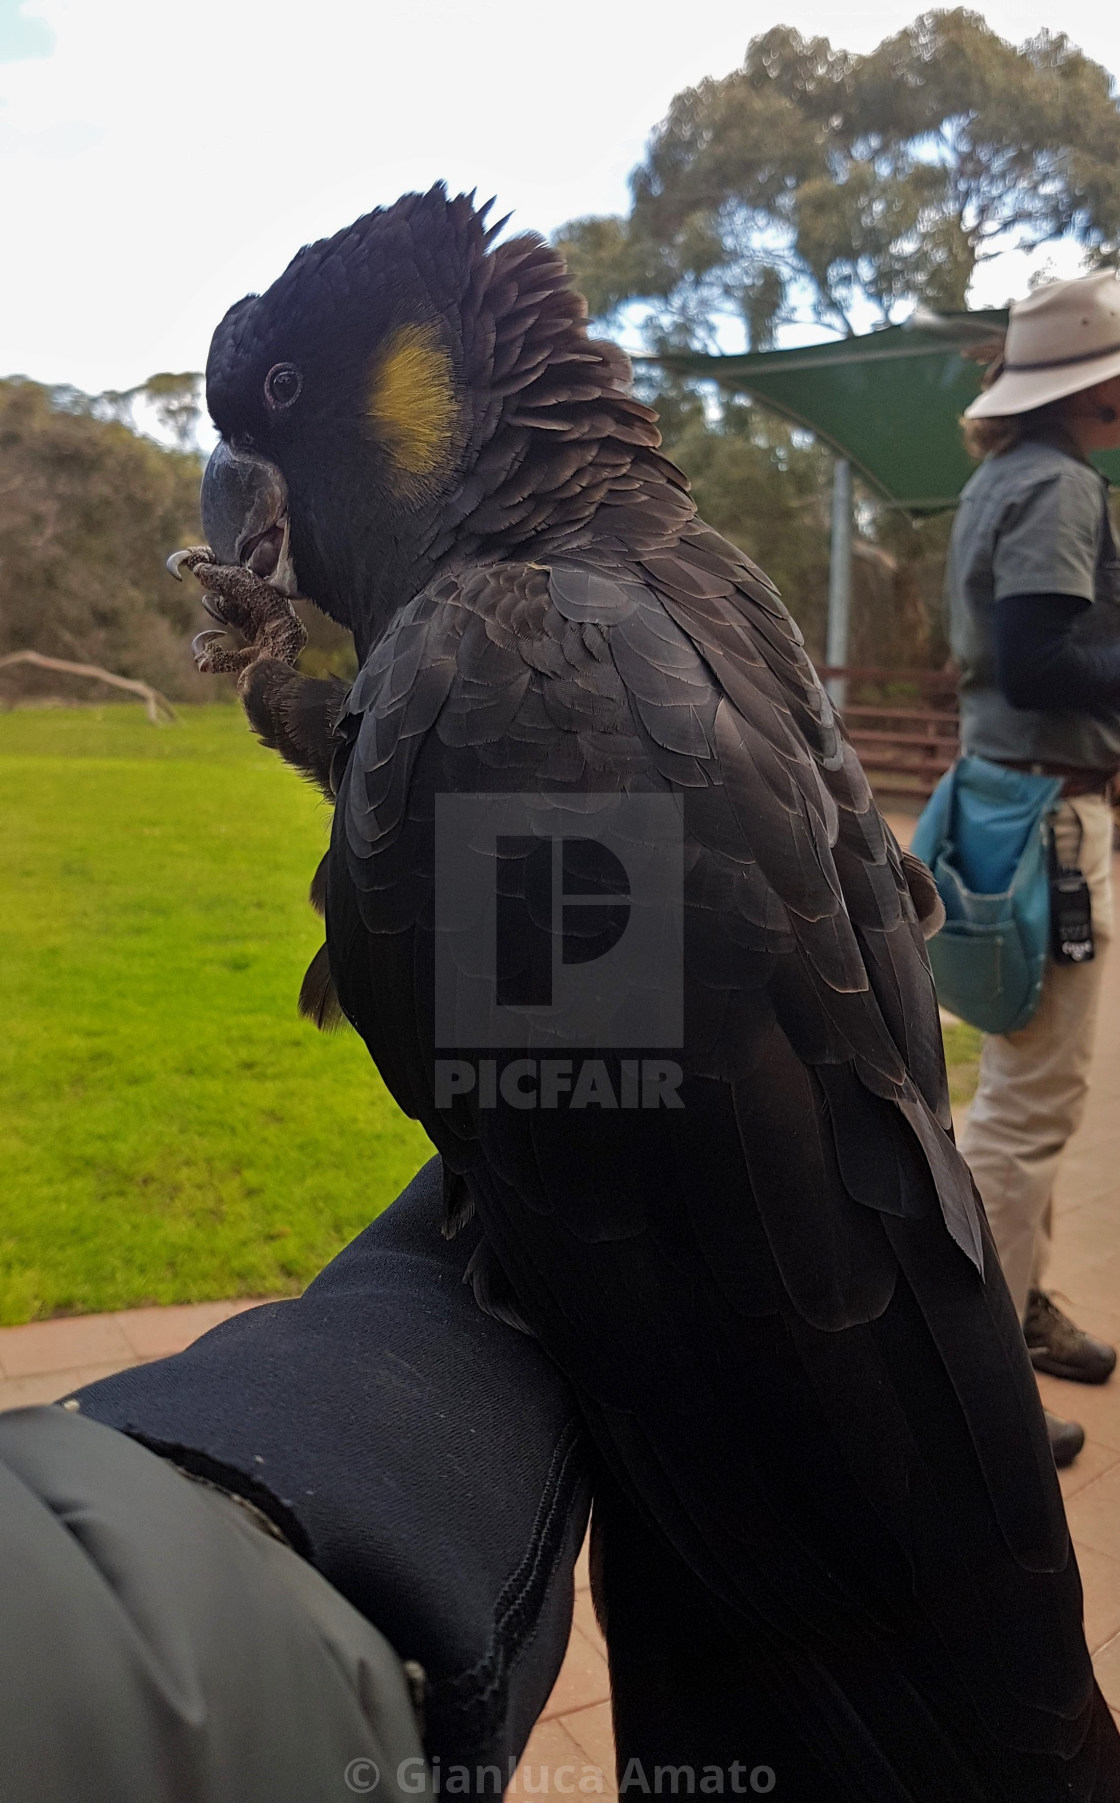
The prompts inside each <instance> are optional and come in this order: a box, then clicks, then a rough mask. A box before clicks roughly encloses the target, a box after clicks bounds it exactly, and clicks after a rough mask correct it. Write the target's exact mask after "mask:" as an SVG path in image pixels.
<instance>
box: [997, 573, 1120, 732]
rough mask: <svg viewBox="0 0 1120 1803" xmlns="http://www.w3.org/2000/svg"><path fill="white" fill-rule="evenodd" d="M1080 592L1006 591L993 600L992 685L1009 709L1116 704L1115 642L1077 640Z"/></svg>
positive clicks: (1082, 604)
mask: <svg viewBox="0 0 1120 1803" xmlns="http://www.w3.org/2000/svg"><path fill="white" fill-rule="evenodd" d="M1090 606H1091V603H1090V602H1088V601H1086V600H1085V599H1084V598H1083V597H1082V596H1080V595H1008V596H1007V597H1006V598H1005V599H1004V600H1002V601H999V602H997V603H996V620H995V663H996V684H997V686H998V687H999V689H1000V691H1001V693H1002V694H1003V695H1004V696H1005V697H1006V699H1007V700H1008V701H1009V702H1010V703H1011V705H1012V707H1021V708H1039V709H1051V708H1083V709H1084V710H1085V711H1086V712H1088V713H1095V712H1096V711H1097V710H1098V709H1100V710H1102V711H1103V712H1105V713H1114V712H1115V711H1116V710H1117V709H1118V708H1120V640H1116V641H1112V642H1107V641H1106V642H1103V643H1101V642H1097V643H1093V642H1090V641H1081V640H1078V638H1077V637H1076V634H1075V627H1076V624H1077V621H1078V619H1079V618H1080V617H1081V616H1082V615H1083V614H1086V613H1088V611H1089V608H1090Z"/></svg>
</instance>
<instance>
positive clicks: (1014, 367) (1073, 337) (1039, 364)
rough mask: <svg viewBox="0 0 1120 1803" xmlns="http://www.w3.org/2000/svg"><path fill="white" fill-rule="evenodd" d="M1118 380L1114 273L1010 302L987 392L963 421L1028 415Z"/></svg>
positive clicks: (1119, 286) (1051, 286) (1119, 297)
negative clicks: (999, 366)
mask: <svg viewBox="0 0 1120 1803" xmlns="http://www.w3.org/2000/svg"><path fill="white" fill-rule="evenodd" d="M1110 376H1120V281H1118V280H1117V278H1116V272H1115V271H1114V270H1111V269H1106V270H1104V271H1103V272H1102V273H1101V274H1100V275H1087V276H1082V277H1081V278H1080V279H1079V280H1078V281H1075V282H1048V283H1047V285H1046V286H1045V287H1044V288H1036V289H1035V291H1034V293H1033V294H1028V296H1027V298H1026V300H1021V301H1015V302H1014V304H1013V305H1012V308H1011V317H1010V319H1009V320H1008V325H1007V337H1006V339H1005V341H1004V347H1003V368H1002V370H1001V371H1000V373H999V375H998V376H997V377H996V380H995V381H994V382H993V383H992V386H991V387H990V388H988V389H985V391H984V393H983V394H981V395H978V396H977V398H976V399H975V400H974V401H973V402H972V404H971V406H969V407H966V408H965V410H964V411H965V418H966V419H991V418H992V417H993V416H994V417H997V418H999V417H1003V416H1004V415H1006V414H1009V413H1028V412H1030V410H1031V409H1032V408H1034V407H1045V406H1048V405H1049V403H1050V402H1051V401H1060V400H1063V399H1064V398H1065V396H1066V395H1069V394H1078V393H1079V392H1080V390H1081V389H1083V388H1092V387H1093V386H1094V385H1095V384H1096V383H1097V382H1107V380H1108V378H1109V377H1110Z"/></svg>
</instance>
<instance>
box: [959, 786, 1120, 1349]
mask: <svg viewBox="0 0 1120 1803" xmlns="http://www.w3.org/2000/svg"><path fill="white" fill-rule="evenodd" d="M1079 823H1080V829H1081V844H1080V849H1078V824H1079ZM1054 835H1055V840H1056V843H1057V850H1058V856H1059V858H1060V859H1061V861H1062V862H1063V863H1064V864H1079V865H1080V867H1081V869H1082V870H1083V871H1084V873H1085V879H1086V881H1087V882H1088V884H1089V890H1090V894H1091V897H1092V905H1093V934H1094V938H1095V941H1096V950H1097V955H1096V957H1095V958H1094V959H1093V961H1092V962H1091V963H1089V964H1053V963H1048V964H1047V967H1046V977H1045V980H1044V982H1043V985H1042V999H1041V1001H1040V1002H1039V1006H1038V1012H1037V1014H1036V1015H1035V1017H1034V1019H1033V1020H1032V1021H1030V1022H1029V1023H1028V1024H1027V1026H1025V1027H1023V1028H1022V1030H1021V1031H1020V1032H1018V1033H992V1034H989V1035H988V1037H987V1038H986V1039H985V1040H984V1047H983V1051H982V1052H981V1055H980V1084H979V1088H978V1089H977V1091H976V1097H975V1100H974V1101H973V1104H972V1109H971V1111H970V1113H969V1117H968V1123H967V1125H966V1127H965V1130H964V1133H963V1135H962V1136H961V1151H962V1152H963V1153H964V1155H965V1157H966V1158H967V1160H968V1162H969V1164H970V1165H971V1167H972V1174H973V1176H974V1177H975V1179H976V1186H977V1188H978V1189H979V1191H980V1194H981V1196H982V1197H983V1198H984V1207H985V1209H986V1210H987V1215H988V1220H989V1222H990V1224H991V1229H992V1235H993V1237H994V1239H995V1242H996V1247H997V1249H998V1251H999V1256H1000V1260H1001V1262H1002V1264H1003V1274H1004V1276H1005V1277H1006V1279H1007V1283H1008V1287H1009V1289H1010V1291H1011V1294H1012V1297H1013V1299H1014V1302H1015V1306H1016V1308H1017V1309H1018V1310H1019V1314H1020V1316H1022V1315H1023V1314H1024V1313H1025V1311H1026V1305H1027V1291H1028V1289H1034V1288H1038V1287H1040V1285H1041V1282H1042V1278H1043V1274H1044V1272H1045V1270H1046V1264H1047V1261H1048V1259H1049V1256H1050V1231H1051V1196H1052V1192H1053V1186H1054V1179H1055V1177H1056V1176H1057V1172H1058V1164H1059V1162H1060V1160H1061V1156H1062V1152H1063V1151H1064V1149H1065V1144H1066V1141H1067V1140H1068V1139H1069V1137H1070V1135H1071V1134H1072V1133H1074V1132H1075V1131H1076V1129H1077V1127H1078V1125H1079V1123H1080V1120H1081V1115H1082V1112H1083V1110H1084V1107H1085V1096H1086V1092H1087V1090H1088V1086H1089V1066H1090V1064H1091V1062H1092V1056H1093V1039H1094V1035H1095V1032H1096V1024H1097V1002H1098V998H1099V996H1100V985H1101V973H1102V971H1103V968H1104V954H1105V952H1106V951H1107V948H1108V942H1109V939H1110V937H1111V933H1112V885H1111V864H1112V811H1111V809H1110V808H1109V806H1108V804H1107V802H1106V801H1105V800H1104V799H1103V797H1101V796H1097V795H1086V796H1078V797H1077V799H1076V800H1075V801H1063V802H1062V804H1061V808H1060V810H1059V812H1058V814H1057V816H1056V818H1055V821H1054Z"/></svg>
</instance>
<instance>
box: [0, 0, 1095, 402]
mask: <svg viewBox="0 0 1120 1803" xmlns="http://www.w3.org/2000/svg"><path fill="white" fill-rule="evenodd" d="M920 10H921V5H920V0H908V3H906V4H896V3H895V0H880V4H876V5H865V6H858V5H857V6H853V7H847V8H842V9H841V11H840V12H839V13H838V12H837V9H836V6H835V4H831V5H828V4H824V3H823V0H792V3H791V4H786V3H785V0H773V3H772V4H771V3H770V0H767V3H766V4H765V5H751V4H747V5H743V4H742V3H741V0H691V3H690V4H683V5H682V4H681V3H680V0H676V3H675V4H672V5H670V4H668V3H667V0H646V3H645V4H644V5H634V4H623V3H622V0H600V4H597V5H588V4H586V3H583V4H581V3H580V0H575V3H574V4H570V5H568V6H567V7H564V6H558V5H552V6H542V5H540V4H534V0H476V4H474V5H465V4H463V3H462V0H412V3H411V4H410V3H409V0H394V3H393V5H392V6H391V7H390V6H387V5H374V4H370V3H369V0H303V3H302V4H299V5H295V4H293V3H292V0H191V4H189V5H187V6H173V5H169V4H167V0H23V4H21V0H0V244H2V246H3V268H2V278H0V372H17V371H18V372H21V373H23V374H26V375H30V376H33V377H36V378H37V379H39V380H41V381H50V382H60V381H67V382H74V383H77V384H78V386H79V387H82V388H86V389H88V390H91V391H100V390H102V389H105V388H127V387H131V386H132V385H134V384H135V383H137V382H140V381H142V380H143V379H144V378H145V377H146V376H148V375H150V374H151V373H152V372H153V371H155V370H159V369H175V370H178V369H190V368H196V369H197V368H201V366H202V364H203V362H204V360H205V355H206V347H207V344H208V342H209V338H210V333H211V331H212V329H213V326H214V324H215V323H216V321H217V319H218V318H219V317H220V315H221V314H222V313H223V312H224V311H225V309H226V307H227V306H229V304H230V303H231V302H232V301H234V300H237V299H239V298H240V296H241V295H242V294H245V293H247V292H249V291H250V290H253V289H258V288H261V287H264V286H266V285H267V284H268V282H269V281H271V280H272V278H273V277H274V276H276V275H277V274H278V273H279V271H280V270H281V268H282V267H283V266H284V264H285V263H286V262H287V261H288V259H289V257H290V256H291V255H292V253H293V252H294V251H295V250H296V249H298V247H299V245H300V244H301V243H303V242H305V241H306V240H308V239H310V238H318V237H322V236H323V235H324V234H325V233H328V232H331V231H334V230H335V229H336V228H337V227H339V226H341V225H344V224H345V223H346V222H347V221H348V220H350V219H352V218H354V217H355V216H356V215H357V214H359V213H361V212H364V211H366V210H367V209H368V208H369V207H371V206H373V205H376V204H378V203H379V202H386V201H391V200H393V199H395V197H396V196H397V195H398V194H399V193H401V192H403V191H404V190H405V189H408V188H416V187H426V186H428V185H429V184H430V183H431V182H432V181H434V180H437V179H438V178H440V177H443V178H445V179H446V180H447V182H448V183H449V184H450V185H451V186H452V187H453V188H458V187H463V188H471V187H477V188H478V190H479V192H480V194H490V193H494V194H496V195H497V197H498V199H499V202H500V204H501V208H502V210H503V211H507V210H509V209H513V210H514V213H515V223H516V224H517V225H520V226H524V227H533V228H536V229H538V230H540V231H544V232H548V231H551V230H552V229H553V228H554V227H556V226H557V225H560V224H561V223H563V221H564V220H566V219H569V218H571V217H572V216H574V215H577V214H581V213H597V212H606V211H616V210H619V209H621V208H624V207H625V205H626V200H627V187H626V178H627V175H628V174H629V172H630V170H631V169H632V168H633V166H634V164H635V163H636V162H637V160H638V159H639V157H640V155H641V152H642V147H643V144H644V142H645V140H646V137H647V136H648V133H649V131H650V129H651V127H652V126H653V125H654V124H655V123H656V121H657V120H658V119H659V118H661V117H662V115H663V114H664V112H665V110H666V108H667V106H668V103H669V101H670V99H671V97H672V95H673V94H674V93H676V92H677V91H678V89H680V88H682V87H684V86H686V85H688V84H690V83H692V82H695V81H697V80H699V79H700V78H701V77H702V76H704V75H723V74H726V73H727V72H728V71H729V70H730V69H732V68H734V67H735V66H736V65H737V64H738V63H739V62H740V61H741V60H742V54H743V50H744V48H745V46H746V43H747V41H748V39H749V38H750V37H752V36H753V35H754V34H755V33H757V32H759V31H763V30H765V29H767V28H768V27H769V26H770V25H773V24H776V23H788V24H792V25H796V26H797V27H798V28H799V29H801V30H802V31H805V32H814V33H817V32H823V33H826V34H829V35H831V36H832V38H833V40H834V42H837V43H840V44H843V45H844V46H845V47H846V48H848V49H851V50H867V49H870V48H871V47H872V46H873V45H874V44H876V43H877V42H878V41H879V40H880V39H881V38H882V37H884V36H886V35H888V34H889V33H890V32H892V31H896V30H898V29H899V28H900V27H901V26H903V25H905V24H907V23H908V22H909V21H910V20H911V19H912V18H913V17H914V16H915V14H916V13H917V12H919V11H920ZM977 10H981V11H982V12H983V13H984V16H985V17H986V18H987V19H988V20H989V22H990V23H991V24H992V25H993V26H994V27H995V28H996V29H997V30H998V31H1000V32H1001V33H1002V34H1003V35H1004V36H1005V37H1009V38H1011V39H1012V40H1013V41H1014V42H1016V43H1018V42H1021V41H1022V39H1023V38H1025V37H1027V36H1029V35H1030V34H1032V33H1033V32H1035V31H1037V30H1039V29H1040V28H1041V27H1043V26H1046V25H1049V26H1051V27H1052V28H1062V29H1065V30H1066V31H1067V32H1068V33H1069V34H1070V36H1071V37H1072V38H1073V39H1074V40H1075V41H1076V42H1077V43H1079V44H1080V45H1081V47H1082V48H1083V49H1084V50H1085V51H1086V52H1087V53H1088V54H1089V55H1091V56H1093V57H1095V58H1096V59H1097V60H1098V61H1100V62H1103V63H1104V64H1105V66H1106V67H1107V68H1109V69H1111V70H1116V69H1117V68H1118V67H1120V11H1118V9H1117V8H1116V7H1115V6H1112V7H1108V8H1106V7H1105V6H1103V5H1101V4H1099V0H1094V3H1093V4H1092V5H1091V6H1090V5H1087V4H1085V3H1084V0H1081V3H1080V4H1077V3H1075V4H1073V5H1067V6H1066V7H1065V8H1064V9H1061V10H1059V9H1058V8H1057V7H1055V6H1054V5H1053V4H1051V5H1049V6H1043V5H1038V4H1035V0H1026V3H1025V4H1011V3H1008V0H998V3H993V4H991V5H987V6H983V7H980V8H978V9H977ZM1069 273H1074V270H1073V268H1072V267H1071V268H1070V271H1069ZM1026 277H1027V271H1026V269H1024V268H1023V267H1022V265H1021V263H1016V262H1012V263H1011V264H1009V265H1005V266H1004V267H1002V268H1001V269H999V270H997V271H996V272H995V273H994V274H993V275H992V276H991V277H990V278H989V280H988V281H987V282H986V284H985V290H984V292H983V293H980V294H977V295H976V296H975V297H974V298H975V299H976V300H978V301H981V302H989V303H991V302H999V301H1002V300H1004V299H1006V298H1007V297H1008V295H1009V294H1012V293H1015V292H1024V291H1025V288H1026Z"/></svg>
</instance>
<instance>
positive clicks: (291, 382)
mask: <svg viewBox="0 0 1120 1803" xmlns="http://www.w3.org/2000/svg"><path fill="white" fill-rule="evenodd" d="M302 387H303V377H302V376H301V375H300V373H299V370H298V369H297V368H296V366H295V364H294V363H274V364H273V366H272V368H271V369H270V370H269V372H268V374H267V376H266V377H265V379H264V398H265V400H266V401H267V402H268V404H269V406H270V407H275V408H280V407H290V406H291V404H292V402H293V401H296V400H298V399H299V391H300V389H301V388H302Z"/></svg>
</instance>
